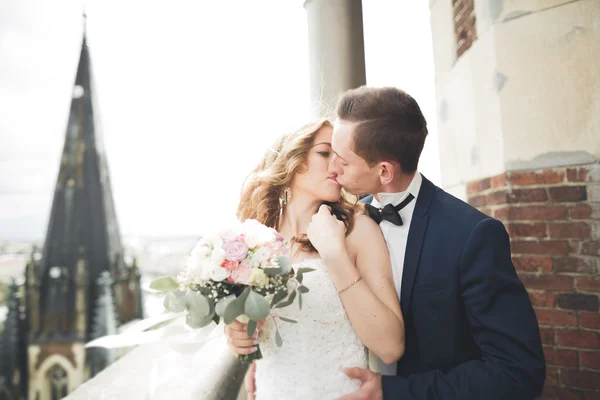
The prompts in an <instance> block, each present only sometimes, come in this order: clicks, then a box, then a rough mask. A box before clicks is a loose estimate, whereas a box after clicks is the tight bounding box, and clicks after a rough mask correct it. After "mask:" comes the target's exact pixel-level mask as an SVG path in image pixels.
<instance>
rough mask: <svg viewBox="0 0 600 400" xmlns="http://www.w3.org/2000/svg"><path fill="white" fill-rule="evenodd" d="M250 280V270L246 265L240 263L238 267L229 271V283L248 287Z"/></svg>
mask: <svg viewBox="0 0 600 400" xmlns="http://www.w3.org/2000/svg"><path fill="white" fill-rule="evenodd" d="M251 278H252V268H250V266H249V265H248V264H246V263H240V264H239V265H238V267H237V268H236V269H235V270H233V271H231V275H230V276H229V279H228V280H229V282H231V283H237V284H239V285H248V284H249V283H250V280H251Z"/></svg>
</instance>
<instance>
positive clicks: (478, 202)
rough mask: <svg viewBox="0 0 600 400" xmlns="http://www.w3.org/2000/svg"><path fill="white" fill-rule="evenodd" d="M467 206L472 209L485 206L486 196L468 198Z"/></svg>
mask: <svg viewBox="0 0 600 400" xmlns="http://www.w3.org/2000/svg"><path fill="white" fill-rule="evenodd" d="M469 204H470V205H472V206H473V207H483V206H486V205H487V196H486V195H484V194H480V195H477V196H472V197H469Z"/></svg>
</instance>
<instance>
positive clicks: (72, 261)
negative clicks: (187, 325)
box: [40, 13, 123, 339]
mask: <svg viewBox="0 0 600 400" xmlns="http://www.w3.org/2000/svg"><path fill="white" fill-rule="evenodd" d="M85 19H86V17H85V13H84V24H85ZM92 78H93V76H92V70H91V60H90V53H89V49H88V45H87V28H86V27H84V33H83V41H82V45H81V53H80V58H79V65H78V67H77V75H76V77H75V84H74V86H73V93H72V99H71V109H70V114H69V119H68V125H67V129H66V135H65V142H64V148H63V152H62V156H61V159H60V168H59V173H58V178H57V181H56V189H55V191H54V199H53V202H52V209H51V213H50V221H49V223H48V230H47V235H46V241H45V244H44V250H43V255H42V260H41V262H40V275H41V281H42V282H41V293H40V297H41V298H40V302H41V304H42V310H41V314H42V315H41V318H40V322H41V324H42V325H44V324H45V325H46V326H45V327H44V326H41V332H42V333H45V334H46V336H47V335H51V336H55V335H59V336H61V337H63V338H64V337H73V338H75V337H77V336H79V335H78V333H79V332H78V329H76V326H75V325H76V324H75V321H74V318H75V314H76V312H75V307H74V304H75V293H76V290H77V287H76V286H77V285H76V284H75V280H74V279H73V278H74V277H75V276H77V264H78V262H81V259H82V258H83V259H84V260H85V265H86V267H87V275H88V279H89V282H90V285H89V289H90V291H89V294H88V296H89V297H88V301H86V303H87V305H88V310H87V312H86V315H87V316H88V323H87V324H86V325H87V330H86V335H85V336H86V337H85V338H79V339H87V337H89V334H90V333H91V332H90V325H91V321H90V320H89V318H90V316H91V315H92V309H91V308H92V307H93V305H94V304H96V301H97V298H98V295H99V293H98V290H97V288H96V285H94V283H95V282H96V279H98V277H99V276H100V273H101V272H102V271H104V270H109V269H110V265H111V263H112V262H114V260H115V257H117V255H118V256H119V257H123V256H122V255H123V247H122V244H121V237H120V233H119V227H118V223H117V218H116V214H115V208H114V204H113V197H112V189H111V184H110V176H109V171H108V164H107V160H106V153H105V150H104V143H103V139H102V132H101V131H100V129H99V124H98V123H97V121H98V111H97V107H96V101H95V91H94V85H93V79H92ZM80 249H84V253H83V255H81V254H80V252H79V250H80ZM120 264H122V263H120ZM65 279H66V280H65ZM58 280H60V282H58ZM56 315H61V317H62V316H66V320H62V318H61V321H60V322H61V323H60V324H56V323H55V321H54V322H51V321H53V318H54V316H56ZM48 324H50V325H51V326H48ZM48 339H49V338H48Z"/></svg>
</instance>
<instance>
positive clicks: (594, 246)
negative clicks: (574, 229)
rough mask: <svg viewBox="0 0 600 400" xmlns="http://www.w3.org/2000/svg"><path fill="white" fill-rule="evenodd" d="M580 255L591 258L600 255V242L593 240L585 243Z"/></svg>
mask: <svg viewBox="0 0 600 400" xmlns="http://www.w3.org/2000/svg"><path fill="white" fill-rule="evenodd" d="M580 253H581V254H586V255H589V256H597V255H600V240H592V241H589V242H583V243H582V244H581V250H580Z"/></svg>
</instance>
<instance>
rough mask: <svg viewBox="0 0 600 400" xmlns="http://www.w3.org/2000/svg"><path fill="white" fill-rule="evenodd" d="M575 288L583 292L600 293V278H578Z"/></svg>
mask: <svg viewBox="0 0 600 400" xmlns="http://www.w3.org/2000/svg"><path fill="white" fill-rule="evenodd" d="M575 287H576V288H577V290H581V291H583V292H598V291H600V278H598V277H584V276H581V277H576V278H575Z"/></svg>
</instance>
